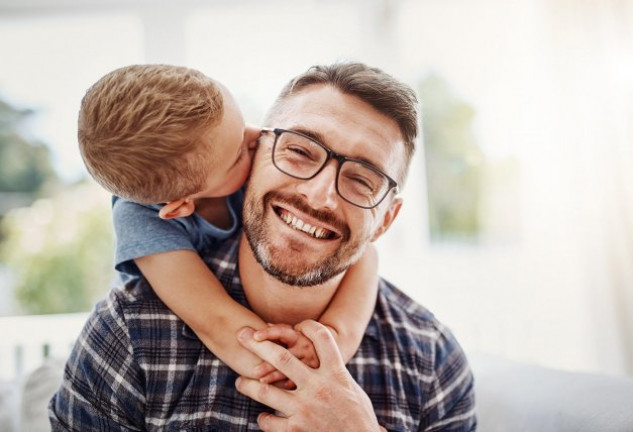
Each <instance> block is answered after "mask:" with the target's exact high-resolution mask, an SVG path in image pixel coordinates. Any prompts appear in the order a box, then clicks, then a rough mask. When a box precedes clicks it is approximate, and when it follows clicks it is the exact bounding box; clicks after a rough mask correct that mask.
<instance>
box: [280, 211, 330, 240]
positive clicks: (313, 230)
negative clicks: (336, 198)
mask: <svg viewBox="0 0 633 432" xmlns="http://www.w3.org/2000/svg"><path fill="white" fill-rule="evenodd" d="M280 216H281V219H282V220H283V221H284V222H286V223H287V224H288V225H290V226H291V227H293V228H294V229H296V230H299V231H303V232H305V233H308V234H310V235H311V236H313V237H316V238H318V239H322V238H326V237H327V236H328V231H327V230H324V229H323V228H317V227H315V226H312V225H310V224H309V223H306V222H304V221H302V220H301V219H297V218H296V217H295V216H292V215H290V214H288V213H282V214H281V215H280Z"/></svg>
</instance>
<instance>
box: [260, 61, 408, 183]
mask: <svg viewBox="0 0 633 432" xmlns="http://www.w3.org/2000/svg"><path fill="white" fill-rule="evenodd" d="M312 85H330V86H332V87H334V88H336V89H338V90H339V91H341V92H342V93H344V94H348V95H351V96H356V97H357V98H359V99H361V100H363V101H365V102H366V103H367V104H369V105H370V106H372V107H373V108H374V109H375V110H376V111H378V112H379V113H381V114H383V115H385V116H386V117H389V118H390V119H393V120H394V121H395V122H396V124H397V125H398V128H399V129H400V133H401V134H402V138H403V139H404V145H405V160H404V165H403V167H402V169H403V171H402V172H401V173H400V175H399V177H400V181H402V182H404V180H405V179H406V174H407V171H408V168H409V165H410V162H411V158H412V156H413V153H414V152H415V141H416V139H417V135H418V99H417V96H416V94H415V92H414V91H413V89H412V88H411V87H409V86H408V85H406V84H404V83H403V82H401V81H398V80H397V79H395V78H394V77H392V76H391V75H389V74H387V73H385V72H383V71H382V70H380V69H378V68H373V67H369V66H367V65H365V64H363V63H354V62H342V63H334V64H331V65H316V66H312V67H311V68H309V69H308V70H307V71H306V72H304V73H302V74H301V75H298V76H297V77H295V78H294V79H292V80H291V81H290V82H289V83H288V84H286V86H285V87H284V88H283V89H282V91H281V93H280V94H279V96H278V97H277V100H276V102H275V105H274V106H273V107H272V109H271V110H270V112H269V114H268V119H270V118H271V117H273V116H274V115H275V114H276V113H277V111H278V109H279V108H280V107H281V105H282V104H283V101H284V100H285V99H286V98H288V97H290V96H292V95H295V94H297V93H300V92H301V91H303V90H304V89H305V88H306V87H309V86H312Z"/></svg>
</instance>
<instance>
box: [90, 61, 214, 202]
mask: <svg viewBox="0 0 633 432" xmlns="http://www.w3.org/2000/svg"><path fill="white" fill-rule="evenodd" d="M222 114H223V104H222V93H221V92H220V89H219V87H218V85H217V84H216V83H214V82H213V80H211V79H210V78H209V77H207V76H205V75H204V74H203V73H201V72H199V71H197V70H194V69H189V68H185V67H179V66H170V65H132V66H127V67H123V68H120V69H116V70H114V71H112V72H110V73H108V74H107V75H105V76H104V77H103V78H101V79H100V80H99V81H97V82H96V83H95V84H94V85H93V86H92V87H91V88H90V89H88V91H87V92H86V95H85V96H84V98H83V100H82V102H81V109H80V111H79V131H78V139H79V149H80V151H81V155H82V157H83V160H84V163H85V164H86V168H87V169H88V172H89V173H90V174H91V175H92V177H93V178H94V179H95V180H96V181H97V182H98V183H99V184H100V185H101V186H103V187H104V188H105V189H107V190H108V191H110V192H112V193H113V194H115V195H118V196H121V197H123V198H126V199H129V200H132V201H135V202H139V203H147V204H155V203H162V202H167V201H173V200H176V199H180V198H184V197H186V196H188V195H191V194H194V193H196V192H199V191H200V190H202V189H203V188H204V185H205V182H206V179H207V176H208V174H209V169H210V167H211V165H212V162H213V160H212V152H211V151H210V149H209V148H208V147H206V148H205V147H204V145H201V144H202V140H201V137H202V135H203V134H205V133H206V131H208V130H209V129H210V128H211V127H212V126H214V125H215V124H217V122H219V120H220V119H221V117H222Z"/></svg>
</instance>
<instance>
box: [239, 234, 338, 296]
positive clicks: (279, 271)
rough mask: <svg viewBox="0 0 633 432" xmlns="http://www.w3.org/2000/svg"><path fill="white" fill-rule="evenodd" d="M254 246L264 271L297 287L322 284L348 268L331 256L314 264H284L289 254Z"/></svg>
mask: <svg viewBox="0 0 633 432" xmlns="http://www.w3.org/2000/svg"><path fill="white" fill-rule="evenodd" d="M253 246H254V245H253V244H251V248H252V250H253V252H254V256H255V259H256V260H257V262H258V263H259V264H260V265H261V266H262V268H263V269H264V271H266V273H268V274H269V275H271V276H272V277H274V278H275V279H277V280H278V281H280V282H282V283H284V284H286V285H291V286H297V287H309V286H316V285H322V284H324V283H325V282H327V281H329V280H330V279H332V278H333V277H335V276H338V275H339V274H341V273H342V272H344V271H345V270H346V269H347V267H339V266H336V265H335V264H338V263H337V262H336V260H335V259H333V257H330V259H328V260H326V262H320V263H316V264H313V265H312V266H309V265H303V266H292V265H283V264H281V263H283V261H284V259H287V255H288V254H285V256H284V257H279V256H277V255H280V254H274V253H270V252H269V251H268V250H266V249H265V247H264V246H262V245H261V244H260V245H256V246H255V247H253Z"/></svg>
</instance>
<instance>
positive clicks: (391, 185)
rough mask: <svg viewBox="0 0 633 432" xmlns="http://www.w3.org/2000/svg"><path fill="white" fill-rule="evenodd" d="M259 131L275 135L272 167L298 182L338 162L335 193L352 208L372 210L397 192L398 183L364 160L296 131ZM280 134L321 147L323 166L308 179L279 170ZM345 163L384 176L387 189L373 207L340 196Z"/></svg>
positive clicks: (270, 129)
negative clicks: (342, 171) (347, 154)
mask: <svg viewBox="0 0 633 432" xmlns="http://www.w3.org/2000/svg"><path fill="white" fill-rule="evenodd" d="M261 131H262V133H264V132H269V133H273V134H275V142H274V143H273V150H272V153H271V157H272V161H273V165H274V166H275V168H277V169H278V170H279V171H281V172H282V173H284V174H286V175H287V176H289V177H292V178H296V179H299V180H311V179H313V178H315V177H316V176H317V175H319V173H320V172H321V171H323V168H325V166H326V165H327V164H328V162H329V161H330V160H331V159H334V160H336V161H337V162H338V165H337V168H336V178H335V180H334V186H335V187H336V193H337V194H338V196H340V197H341V198H342V199H343V200H345V201H346V202H348V203H350V204H352V205H353V206H356V207H360V208H362V209H367V210H369V209H373V208H375V207H377V206H378V205H380V203H381V202H383V201H384V199H385V198H386V197H387V195H389V192H391V191H392V190H394V189H395V193H396V194H397V193H398V192H399V186H398V182H396V181H395V180H394V179H392V178H391V177H389V176H388V175H387V174H385V173H384V172H382V171H381V170H380V169H378V168H377V167H375V166H374V165H372V164H371V163H369V162H366V161H364V160H360V159H355V158H350V157H347V156H343V155H341V154H339V153H337V152H335V151H334V150H332V149H331V148H329V147H327V146H326V145H325V144H323V143H320V142H319V141H317V140H315V139H314V138H312V137H310V136H308V135H306V134H303V133H301V132H297V131H293V130H289V129H282V128H267V127H265V128H262V129H261ZM282 133H291V134H295V135H299V136H301V137H303V138H306V139H308V140H310V141H312V142H313V143H314V144H316V145H318V146H319V147H321V148H322V149H323V150H325V151H326V152H327V157H326V158H325V161H323V164H322V165H321V167H320V168H319V169H318V170H317V171H316V172H315V173H314V174H312V175H311V176H310V177H298V176H296V175H292V174H289V173H288V172H286V171H285V170H283V169H281V168H280V167H279V166H278V165H277V162H275V149H276V148H277V142H278V141H279V136H281V134H282ZM346 161H349V162H354V163H357V164H360V165H363V166H365V167H367V168H368V169H370V170H372V171H374V172H377V173H378V174H380V175H382V176H384V177H385V178H386V179H387V180H388V181H389V186H388V187H387V190H386V191H385V193H384V195H383V196H382V197H381V198H380V199H379V200H378V201H377V202H376V203H375V204H374V205H372V206H362V205H360V204H356V203H354V202H352V201H350V200H349V199H347V198H345V197H344V196H343V195H342V194H341V191H340V190H339V187H338V182H339V176H340V173H341V167H342V166H343V163H344V162H346Z"/></svg>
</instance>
